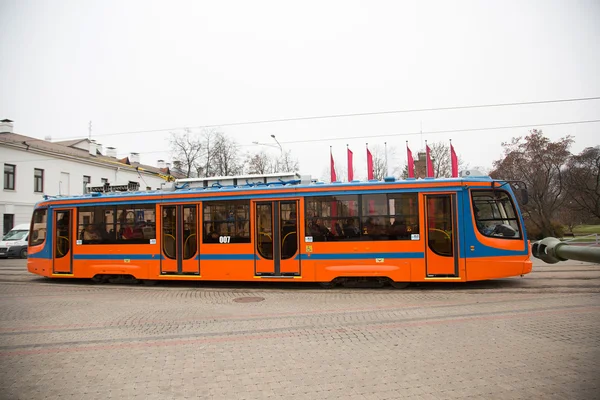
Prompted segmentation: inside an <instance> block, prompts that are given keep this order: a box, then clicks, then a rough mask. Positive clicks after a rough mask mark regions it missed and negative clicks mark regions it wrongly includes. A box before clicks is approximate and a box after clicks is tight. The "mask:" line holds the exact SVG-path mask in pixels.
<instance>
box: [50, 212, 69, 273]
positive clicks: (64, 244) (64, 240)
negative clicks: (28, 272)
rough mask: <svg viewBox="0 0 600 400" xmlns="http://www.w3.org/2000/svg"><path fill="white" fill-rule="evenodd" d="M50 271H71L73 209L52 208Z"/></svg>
mask: <svg viewBox="0 0 600 400" xmlns="http://www.w3.org/2000/svg"><path fill="white" fill-rule="evenodd" d="M53 222H54V237H53V239H54V246H53V247H54V249H53V253H54V254H53V255H54V257H53V263H52V273H54V274H71V273H73V210H72V209H58V210H56V209H55V210H54V221H53Z"/></svg>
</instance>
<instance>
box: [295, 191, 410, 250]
mask: <svg viewBox="0 0 600 400" xmlns="http://www.w3.org/2000/svg"><path fill="white" fill-rule="evenodd" d="M306 235H307V236H312V240H313V242H325V241H354V240H418V239H419V208H418V197H417V193H382V194H369V195H360V196H359V195H343V196H320V197H313V198H307V199H306Z"/></svg>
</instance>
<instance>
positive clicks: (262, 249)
mask: <svg viewBox="0 0 600 400" xmlns="http://www.w3.org/2000/svg"><path fill="white" fill-rule="evenodd" d="M297 211H298V201H297V200H285V201H260V202H255V203H254V218H255V224H254V226H255V227H256V228H255V229H256V232H255V240H254V246H255V247H254V249H255V254H256V261H255V263H256V264H255V274H256V275H258V276H290V277H291V276H299V275H300V257H298V254H299V252H298V244H299V242H298V213H297Z"/></svg>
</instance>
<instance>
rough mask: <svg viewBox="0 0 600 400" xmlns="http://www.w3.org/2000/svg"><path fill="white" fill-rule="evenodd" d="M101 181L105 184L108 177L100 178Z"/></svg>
mask: <svg viewBox="0 0 600 400" xmlns="http://www.w3.org/2000/svg"><path fill="white" fill-rule="evenodd" d="M100 181H101V182H102V184H103V185H104V184H106V183H108V178H100Z"/></svg>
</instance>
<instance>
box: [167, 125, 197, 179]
mask: <svg viewBox="0 0 600 400" xmlns="http://www.w3.org/2000/svg"><path fill="white" fill-rule="evenodd" d="M170 146H171V154H172V157H173V159H174V160H176V161H178V162H179V163H180V169H181V170H182V171H183V172H184V173H185V175H186V177H188V178H189V177H191V176H192V175H193V174H195V173H196V171H197V170H198V167H199V162H200V159H201V156H202V142H201V140H200V138H198V137H196V136H195V135H194V134H192V133H191V132H190V130H189V129H186V130H185V131H184V132H183V133H175V132H171V137H170Z"/></svg>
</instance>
